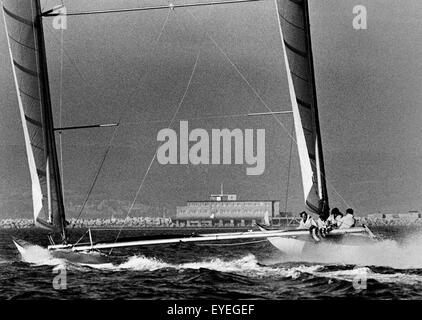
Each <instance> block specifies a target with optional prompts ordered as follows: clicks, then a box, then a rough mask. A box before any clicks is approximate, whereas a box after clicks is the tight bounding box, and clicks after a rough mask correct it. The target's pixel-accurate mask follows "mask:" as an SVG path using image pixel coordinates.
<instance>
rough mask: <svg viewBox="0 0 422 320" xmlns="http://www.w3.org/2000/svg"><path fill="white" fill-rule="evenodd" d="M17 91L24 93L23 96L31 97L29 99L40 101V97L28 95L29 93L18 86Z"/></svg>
mask: <svg viewBox="0 0 422 320" xmlns="http://www.w3.org/2000/svg"><path fill="white" fill-rule="evenodd" d="M19 92H20V93H22V94H23V95H25V96H27V97H29V98H31V99H34V100H37V101H40V99H39V98H37V97H34V96H32V95H30V94H29V93H26V92H25V91H23V90H22V89H21V88H19Z"/></svg>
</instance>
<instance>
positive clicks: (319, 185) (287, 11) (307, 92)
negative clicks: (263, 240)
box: [276, 0, 328, 217]
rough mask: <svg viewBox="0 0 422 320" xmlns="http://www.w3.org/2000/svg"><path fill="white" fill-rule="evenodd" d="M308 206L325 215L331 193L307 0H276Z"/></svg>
mask: <svg viewBox="0 0 422 320" xmlns="http://www.w3.org/2000/svg"><path fill="white" fill-rule="evenodd" d="M276 6H277V14H278V18H279V23H280V34H281V38H282V39H281V40H282V45H283V51H284V59H285V64H286V70H287V78H288V83H289V92H290V98H291V103H292V109H293V117H294V126H295V132H296V139H297V146H298V151H299V158H300V167H301V173H302V183H303V192H304V197H305V203H306V205H307V207H308V208H309V209H310V210H311V211H313V212H315V213H318V214H320V215H321V214H322V215H323V217H324V216H327V214H328V196H327V188H326V182H325V173H324V161H323V156H322V148H321V135H320V129H319V120H318V109H317V99H316V88H315V77H314V68H313V57H312V46H311V33H310V27H309V14H308V1H307V0H276Z"/></svg>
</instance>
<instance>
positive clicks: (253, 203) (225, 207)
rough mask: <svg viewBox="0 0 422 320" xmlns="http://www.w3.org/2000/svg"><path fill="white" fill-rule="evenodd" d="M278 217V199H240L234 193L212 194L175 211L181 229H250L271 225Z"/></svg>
mask: <svg viewBox="0 0 422 320" xmlns="http://www.w3.org/2000/svg"><path fill="white" fill-rule="evenodd" d="M278 215H279V201H277V200H237V196H236V195H235V194H224V193H223V192H222V193H221V194H218V195H211V197H210V200H206V201H188V202H187V203H186V205H185V206H178V207H177V208H176V221H175V223H176V226H179V227H185V226H186V227H247V226H253V225H254V224H255V223H257V222H258V223H266V224H269V223H270V222H271V219H272V218H273V217H275V216H278Z"/></svg>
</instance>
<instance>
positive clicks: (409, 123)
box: [0, 0, 422, 217]
mask: <svg viewBox="0 0 422 320" xmlns="http://www.w3.org/2000/svg"><path fill="white" fill-rule="evenodd" d="M57 3H59V1H48V3H47V4H46V5H45V8H49V7H51V6H52V5H54V4H57ZM151 3H157V1H149V2H147V1H123V0H122V1H90V2H89V4H88V5H89V7H88V5H87V4H86V1H76V0H72V1H65V4H66V5H67V7H68V10H69V11H73V10H86V9H94V8H95V9H98V8H120V7H133V6H138V5H139V4H143V5H144V4H145V5H148V4H151ZM162 3H166V2H165V1H162ZM310 4H311V28H312V37H313V50H314V60H315V61H314V62H315V73H316V81H317V94H318V101H319V114H320V122H321V130H322V140H323V151H324V156H325V166H326V175H327V181H328V190H329V196H330V201H331V206H332V207H333V206H339V207H340V208H341V209H345V208H346V207H347V206H352V207H354V208H355V209H356V211H357V213H358V214H359V213H360V214H363V213H371V212H378V211H381V212H387V211H388V212H395V211H398V210H399V211H407V210H420V209H422V194H421V190H422V188H421V187H420V182H421V181H422V139H421V136H422V127H421V122H422V108H420V104H421V101H422V62H421V56H422V32H421V26H420V17H421V16H422V2H421V1H419V0H388V1H387V0H366V1H363V0H360V1H357V0H324V1H322V0H321V1H318V0H310ZM359 4H360V5H365V6H366V8H367V11H368V29H367V30H354V29H353V26H352V19H353V13H352V10H353V7H354V6H355V5H359ZM0 24H1V26H0V66H1V74H0V97H1V100H0V112H1V117H0V199H1V203H0V215H3V216H5V215H6V214H7V213H6V212H5V210H6V208H9V207H10V201H23V202H25V203H30V195H29V191H30V183H29V173H28V169H27V160H26V156H25V151H24V144H23V134H22V127H21V124H20V120H19V113H18V106H17V99H16V93H15V88H14V84H13V81H12V73H11V66H10V61H9V55H8V51H7V45H6V39H5V33H4V27H3V20H1V22H0ZM44 25H45V34H46V42H47V50H48V64H49V65H48V68H49V74H50V87H51V92H52V99H53V109H54V113H55V124H56V126H58V123H59V122H60V117H59V101H60V95H59V88H60V36H61V34H60V31H57V30H54V29H53V28H52V27H51V19H49V20H46V21H45V24H44ZM163 26H164V28H163ZM161 31H162V32H161ZM158 38H159V41H157V39H158ZM215 43H216V44H217V45H218V47H217V46H216V44H215ZM281 50H282V49H281V43H280V35H279V29H278V25H277V16H276V13H275V5H274V2H273V1H267V0H264V1H262V2H259V3H250V4H242V5H225V6H214V7H206V8H195V9H177V10H175V11H171V12H170V13H169V12H168V11H167V10H157V11H145V12H133V13H124V14H112V15H109V14H107V15H97V16H83V17H70V18H69V19H68V29H67V30H66V31H64V52H65V55H64V57H63V61H64V64H63V78H62V81H63V82H62V84H63V94H62V101H63V104H62V119H61V121H62V125H63V126H66V125H79V124H90V123H107V122H115V121H118V120H119V119H121V123H122V125H121V126H119V127H118V129H117V130H116V134H115V138H114V139H113V145H112V148H111V151H110V153H109V156H108V157H107V159H106V162H105V164H104V167H103V170H102V171H101V173H100V176H99V179H98V182H97V184H96V186H95V188H94V192H93V195H92V199H121V200H127V201H132V200H133V198H134V196H135V193H136V191H137V189H138V187H139V186H140V184H141V181H142V179H143V177H144V175H145V173H146V171H147V168H148V166H149V163H150V161H151V159H152V158H153V156H154V153H155V150H156V149H157V146H158V144H157V139H156V137H157V133H158V131H159V130H160V129H163V128H165V127H167V126H168V125H169V123H170V120H171V118H172V117H173V115H174V114H175V111H176V110H177V108H178V104H179V102H180V100H181V98H182V96H183V93H184V91H185V89H186V86H187V83H188V80H189V77H190V75H191V72H192V69H193V67H194V64H195V60H196V57H197V56H198V54H199V59H198V64H197V66H196V69H195V73H194V74H193V77H192V82H191V85H190V87H189V90H188V91H187V94H186V97H185V99H184V102H183V104H182V106H181V107H180V110H179V112H178V113H177V115H176V119H177V121H176V122H175V124H176V125H175V126H174V127H175V128H176V129H177V128H178V120H179V119H190V120H189V126H190V128H191V129H193V128H204V129H207V130H209V132H210V130H211V129H212V128H216V129H218V128H226V127H227V128H230V129H234V128H241V129H245V128H253V129H258V128H264V129H266V150H267V152H266V170H265V172H264V174H263V175H261V176H247V175H246V173H245V166H235V165H231V166H216V165H213V166H211V165H209V166H205V165H201V166H196V167H195V166H192V165H190V166H186V165H185V166H184V165H171V166H170V165H167V166H163V165H160V164H159V163H158V162H157V161H154V162H153V164H152V166H151V169H150V171H149V173H148V175H147V176H146V179H145V182H144V185H143V187H142V189H141V192H140V194H139V197H138V198H137V203H145V204H148V205H153V206H158V205H166V206H169V207H172V206H175V205H180V204H183V203H185V201H187V200H201V199H207V198H208V197H209V194H210V193H215V192H217V191H219V188H220V183H221V182H223V183H224V187H225V191H227V192H230V193H237V194H238V198H240V199H281V200H282V208H284V203H285V196H286V188H287V176H288V163H289V150H290V139H289V138H288V135H287V132H290V130H291V127H292V119H291V116H290V115H283V116H279V119H280V121H281V123H282V124H283V126H284V127H282V126H280V124H279V123H278V122H277V121H275V120H274V118H272V117H270V116H267V117H238V116H235V115H239V114H245V113H249V112H264V111H266V108H265V107H264V106H263V104H262V102H261V101H260V100H259V99H258V98H257V96H256V95H255V94H254V92H253V91H252V90H251V89H250V87H249V86H248V84H247V83H246V82H245V81H244V80H243V79H242V77H241V76H240V75H239V73H238V72H237V71H236V69H235V68H234V67H233V66H232V64H231V63H234V64H235V65H236V66H237V68H238V70H239V71H240V72H241V73H242V75H243V76H244V77H245V78H246V79H247V81H248V82H249V84H250V85H251V86H252V87H253V88H254V89H255V90H256V92H258V93H259V95H260V96H261V97H262V99H263V100H264V101H265V103H266V104H267V105H268V106H269V107H270V108H271V109H272V110H290V109H291V106H290V102H289V96H288V89H287V80H286V74H285V69H284V65H283V63H284V62H283V56H282V51H281ZM222 52H224V54H223V53H222ZM227 57H228V58H229V59H230V61H231V62H230V61H229V60H228V58H227ZM222 115H230V117H225V118H223V117H220V116H222ZM212 116H218V118H217V117H215V118H212ZM198 117H208V118H207V119H202V120H197V119H196V120H195V119H194V118H198ZM112 134H113V129H112V128H107V129H91V130H81V131H73V132H66V133H65V134H64V135H63V154H64V166H63V169H64V183H65V197H66V199H67V200H68V201H73V202H78V201H79V202H81V201H82V198H83V197H84V196H85V194H86V192H87V190H88V189H89V186H90V184H91V182H92V179H93V177H94V175H95V171H96V168H97V167H98V165H99V162H100V161H101V158H102V156H103V154H104V152H105V150H106V149H107V144H108V143H109V141H110V138H111V136H112ZM302 202H303V195H302V187H301V182H300V171H299V168H298V159H297V150H296V148H295V147H293V155H292V166H291V170H290V184H289V197H288V210H290V211H291V210H293V211H298V210H301V209H302V208H303V204H302ZM16 203H18V202H16ZM16 205H18V204H16ZM29 216H30V213H29V212H28V217H29Z"/></svg>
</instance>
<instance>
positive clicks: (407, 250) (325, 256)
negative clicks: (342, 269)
mask: <svg viewBox="0 0 422 320" xmlns="http://www.w3.org/2000/svg"><path fill="white" fill-rule="evenodd" d="M421 248H422V235H421V234H417V235H409V236H408V237H407V238H406V239H405V240H404V241H403V242H402V243H399V242H397V241H395V240H381V241H378V242H376V243H374V244H368V245H366V246H349V247H348V248H347V249H344V250H338V249H336V247H335V246H325V247H321V250H314V251H313V252H305V253H304V254H303V255H301V256H300V257H299V258H297V257H286V256H280V260H279V262H288V261H299V262H311V263H324V264H339V263H340V264H353V265H360V266H383V267H391V268H394V269H411V268H415V269H419V268H422V250H421Z"/></svg>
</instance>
